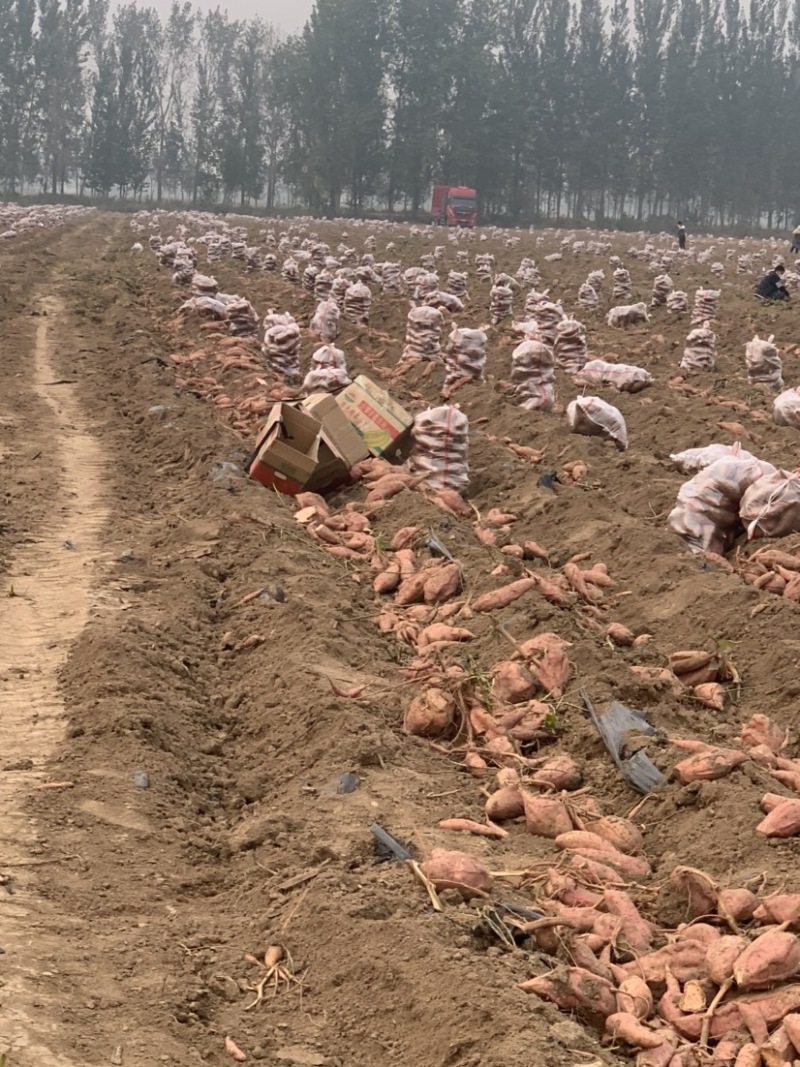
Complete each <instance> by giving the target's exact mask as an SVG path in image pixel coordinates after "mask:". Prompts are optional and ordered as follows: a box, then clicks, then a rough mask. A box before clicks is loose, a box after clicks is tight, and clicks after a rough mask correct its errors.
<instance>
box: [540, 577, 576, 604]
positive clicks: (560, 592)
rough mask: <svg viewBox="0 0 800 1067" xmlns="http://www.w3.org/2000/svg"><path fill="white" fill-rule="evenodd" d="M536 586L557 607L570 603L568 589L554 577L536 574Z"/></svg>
mask: <svg viewBox="0 0 800 1067" xmlns="http://www.w3.org/2000/svg"><path fill="white" fill-rule="evenodd" d="M535 581H536V587H537V589H538V590H539V592H540V593H541V595H542V596H543V597H544V599H545V600H546V601H547V602H548V603H549V604H555V605H556V606H557V607H566V605H568V604H569V603H570V598H569V597H568V596H567V593H566V590H565V589H563V588H562V586H561V585H560V584H559V583H558V581H556V580H555V579H554V578H543V577H541V575H536V578H535Z"/></svg>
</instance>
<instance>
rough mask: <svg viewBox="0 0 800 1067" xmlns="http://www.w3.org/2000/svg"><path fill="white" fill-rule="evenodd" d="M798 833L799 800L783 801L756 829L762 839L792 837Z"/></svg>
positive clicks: (799, 830) (799, 824) (799, 818)
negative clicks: (761, 835) (762, 836)
mask: <svg viewBox="0 0 800 1067" xmlns="http://www.w3.org/2000/svg"><path fill="white" fill-rule="evenodd" d="M799 832H800V800H791V799H789V800H784V801H783V803H781V804H778V805H777V807H775V808H773V810H772V811H770V813H769V815H767V816H765V818H763V819H762V820H761V822H760V823H759V824H758V826H757V827H756V833H757V834H763V835H764V837H794V836H795V834H797V833H799Z"/></svg>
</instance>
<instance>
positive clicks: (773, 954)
mask: <svg viewBox="0 0 800 1067" xmlns="http://www.w3.org/2000/svg"><path fill="white" fill-rule="evenodd" d="M798 970H800V941H798V939H797V938H796V937H795V935H794V934H790V933H788V932H787V931H773V930H767V931H766V933H763V934H761V936H760V937H757V938H756V939H755V941H753V942H752V944H750V945H748V947H747V948H746V949H745V950H744V952H743V953H742V954H741V955H740V956H739V957H738V958H737V960H736V962H735V963H734V965H733V977H734V979H735V980H736V984H737V986H738V987H739V988H740V989H757V988H758V987H759V986H767V985H775V984H777V983H778V982H785V981H786V979H787V978H791V977H792V975H794V974H797V972H798Z"/></svg>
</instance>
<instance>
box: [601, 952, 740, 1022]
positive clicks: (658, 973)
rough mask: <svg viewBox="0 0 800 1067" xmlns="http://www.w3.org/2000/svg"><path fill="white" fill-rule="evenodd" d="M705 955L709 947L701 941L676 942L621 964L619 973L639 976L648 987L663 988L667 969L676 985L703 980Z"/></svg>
mask: <svg viewBox="0 0 800 1067" xmlns="http://www.w3.org/2000/svg"><path fill="white" fill-rule="evenodd" d="M707 951H708V946H707V945H706V944H705V943H704V942H702V941H675V942H673V943H672V944H669V945H664V947H663V948H659V949H656V951H655V952H649V953H648V954H647V955H646V956H641V957H640V958H639V959H638V960H633V961H632V962H631V963H624V964H622V970H623V971H624V972H625V973H626V974H627V975H634V974H636V975H640V976H641V977H642V978H643V979H644V980H645V982H647V984H648V985H654V984H655V985H663V984H664V982H665V981H666V973H667V969H669V971H670V973H671V974H672V975H673V976H674V977H675V979H676V980H677V981H679V982H687V981H689V980H690V979H702V978H705V975H706V954H707ZM726 1029H730V1028H729V1027H726Z"/></svg>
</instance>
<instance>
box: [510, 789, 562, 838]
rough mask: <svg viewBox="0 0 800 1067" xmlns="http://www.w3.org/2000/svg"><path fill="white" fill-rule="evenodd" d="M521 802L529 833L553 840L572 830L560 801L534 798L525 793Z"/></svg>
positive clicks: (551, 798) (552, 798)
mask: <svg viewBox="0 0 800 1067" xmlns="http://www.w3.org/2000/svg"><path fill="white" fill-rule="evenodd" d="M522 800H523V804H524V808H525V823H526V825H527V828H528V832H529V833H531V834H536V835H537V836H538V837H550V838H553V839H555V838H556V837H558V835H559V834H564V833H567V831H569V830H571V829H572V818H571V816H570V814H569V812H568V811H567V809H566V807H565V806H564V805H563V804H562V803H561V801H560V800H556V799H555V798H554V797H538V796H534V795H533V794H532V793H528V792H525V791H523V793H522Z"/></svg>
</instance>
